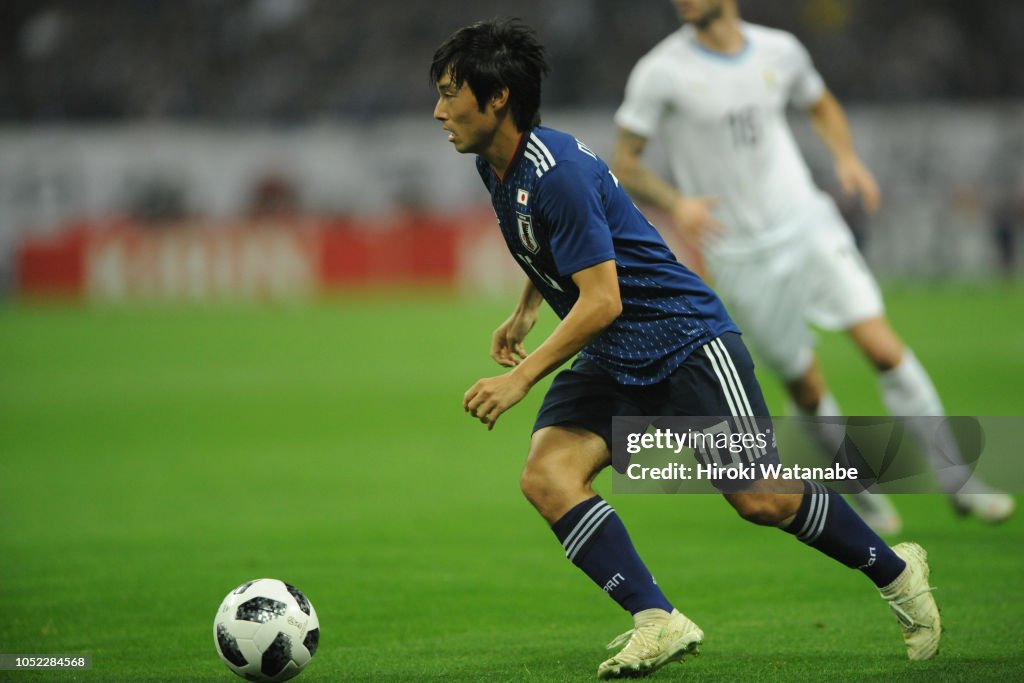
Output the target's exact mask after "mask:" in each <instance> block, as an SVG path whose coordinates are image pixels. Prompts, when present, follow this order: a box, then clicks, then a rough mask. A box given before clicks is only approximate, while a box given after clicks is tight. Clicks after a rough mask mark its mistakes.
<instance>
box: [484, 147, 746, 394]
mask: <svg viewBox="0 0 1024 683" xmlns="http://www.w3.org/2000/svg"><path fill="white" fill-rule="evenodd" d="M477 170H478V171H479V172H480V177H481V178H483V181H484V185H486V186H487V189H488V190H490V193H491V203H492V204H493V206H494V211H495V213H496V214H497V216H498V222H499V223H500V225H501V232H502V234H503V235H504V237H505V242H506V243H507V244H508V248H509V250H511V252H512V254H513V256H515V257H516V260H517V261H518V262H519V265H520V266H521V267H522V269H523V270H524V271H525V272H526V274H527V276H529V278H530V279H531V280H532V281H533V284H534V285H535V286H536V287H537V289H538V290H539V291H540V293H541V294H542V295H543V297H544V299H545V300H546V301H547V302H548V304H549V305H550V306H551V308H553V309H554V311H555V313H556V314H558V317H560V318H564V317H565V316H566V315H567V314H568V313H569V310H570V309H571V308H572V307H573V304H575V303H576V299H577V298H578V297H579V289H578V288H577V287H576V285H575V283H574V282H573V281H572V277H571V276H572V274H573V273H576V272H577V271H580V270H583V269H584V268H588V267H590V266H594V265H597V264H598V263H603V262H604V261H610V260H614V261H615V265H616V269H617V271H618V278H619V289H620V295H621V298H622V314H621V315H620V316H619V317H618V318H617V319H616V320H615V322H613V323H612V324H611V325H610V326H609V327H608V328H606V329H605V330H604V331H602V332H601V334H600V335H598V336H597V337H596V338H594V339H593V340H592V341H591V342H590V343H589V344H587V346H586V347H585V348H584V349H583V350H582V351H580V357H581V358H586V359H589V360H592V361H594V362H596V363H597V364H598V365H600V366H601V367H603V368H604V369H605V370H607V371H608V373H609V374H610V375H611V376H612V377H614V378H615V380H616V381H617V382H619V383H621V384H629V385H648V384H654V383H656V382H659V381H661V380H663V379H665V378H666V377H667V376H668V375H669V374H670V373H671V372H672V371H673V370H675V369H676V368H677V367H679V365H681V364H682V363H683V361H684V360H686V357H687V356H689V355H690V353H691V352H692V351H693V350H694V349H696V348H699V347H700V346H702V345H703V344H705V343H706V342H708V341H710V340H712V339H714V338H715V337H718V336H719V335H721V334H722V333H724V332H737V331H738V330H737V328H736V326H735V324H734V323H733V322H732V320H731V319H730V318H729V315H728V314H727V313H726V312H725V307H724V306H722V303H721V301H719V299H718V297H717V296H716V295H715V293H714V292H712V291H711V289H710V288H708V286H707V285H705V284H704V282H703V281H702V280H701V279H700V278H699V277H697V275H695V274H694V273H693V272H692V271H690V270H689V269H687V268H686V267H685V266H683V265H682V264H681V263H679V261H678V260H676V258H675V256H674V255H673V254H672V251H671V250H670V249H669V248H668V246H667V245H666V244H665V242H664V241H663V240H662V239H661V236H660V235H659V234H658V231H657V230H656V229H655V228H654V226H653V225H651V223H650V222H649V221H648V220H647V219H646V218H644V216H643V214H641V213H640V211H639V209H637V208H636V206H635V205H634V204H633V202H632V201H631V200H630V198H629V196H628V195H627V194H626V192H625V190H623V189H622V188H621V187H619V182H618V180H617V179H616V178H615V176H614V175H613V174H612V172H611V171H610V170H609V168H608V166H607V165H606V164H605V163H604V162H603V161H601V160H600V159H599V158H598V157H597V155H595V154H594V153H593V152H591V151H590V149H588V148H587V146H586V145H584V144H583V143H582V142H580V141H578V140H577V139H576V138H574V137H573V136H571V135H569V134H567V133H562V132H560V131H556V130H553V129H550V128H543V127H538V128H534V129H532V130H529V131H527V132H525V133H523V137H522V139H521V140H520V143H519V147H518V149H517V150H516V153H515V156H513V158H512V161H511V162H510V163H509V166H508V168H507V169H506V170H505V173H504V176H503V177H502V178H499V177H498V176H497V175H496V174H495V172H494V170H493V169H492V168H491V166H490V165H489V164H488V163H487V162H486V161H484V160H483V159H482V158H480V157H477Z"/></svg>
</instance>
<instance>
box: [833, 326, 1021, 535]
mask: <svg viewBox="0 0 1024 683" xmlns="http://www.w3.org/2000/svg"><path fill="white" fill-rule="evenodd" d="M848 332H849V335H850V338H851V339H853V341H854V343H856V344H857V346H858V347H859V348H860V349H861V351H862V352H863V353H864V355H865V356H866V357H867V358H868V360H869V361H870V362H871V363H872V365H873V366H874V367H875V369H877V370H878V372H879V381H880V384H881V387H882V398H883V400H884V402H885V406H886V409H887V410H888V411H889V413H890V414H892V415H900V416H908V417H915V416H943V415H945V414H946V413H945V409H944V408H943V405H942V400H941V399H940V398H939V393H938V391H937V390H936V389H935V385H934V384H933V383H932V380H931V378H930V377H929V376H928V372H927V370H925V369H924V367H923V366H922V365H921V363H920V362H919V361H918V360H917V357H916V356H914V353H913V352H912V351H911V350H910V349H909V348H907V347H906V346H905V345H904V344H903V342H902V340H901V339H900V338H899V336H897V334H896V332H895V331H893V329H892V326H891V325H890V324H889V321H888V320H887V319H886V317H885V316H884V315H877V316H874V317H871V318H867V319H865V320H861V321H858V322H856V323H854V324H853V325H851V326H850V328H849V330H848ZM907 427H908V428H909V429H910V430H911V431H913V432H916V433H915V436H916V437H917V439H918V441H919V442H920V443H921V444H922V446H923V447H924V452H925V454H926V457H927V458H928V462H929V465H930V466H931V468H932V470H933V471H934V472H935V476H936V478H937V479H938V481H939V486H940V487H941V488H942V490H943V491H945V492H946V493H947V494H949V496H950V499H951V500H952V502H953V505H954V507H955V508H956V509H957V510H958V511H959V512H960V513H961V514H970V515H974V516H976V517H978V518H979V519H982V520H984V521H987V522H993V523H998V522H1002V521H1005V520H1006V519H1008V518H1009V517H1010V516H1011V515H1012V514H1013V512H1014V509H1015V507H1016V505H1015V503H1014V500H1013V498H1012V497H1011V496H1009V495H1008V494H1006V493H1003V492H1001V491H996V490H995V489H992V488H991V487H989V486H987V485H985V484H984V483H982V482H981V481H979V480H978V479H977V478H976V477H971V468H970V466H968V465H967V464H965V463H964V460H963V456H962V455H961V452H960V448H959V446H958V445H957V442H956V439H955V438H954V436H953V433H952V432H951V431H950V429H949V428H948V427H947V426H946V425H945V423H944V422H940V421H936V422H935V423H934V424H933V423H931V422H928V421H924V420H908V421H907Z"/></svg>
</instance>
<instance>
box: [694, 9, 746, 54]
mask: <svg viewBox="0 0 1024 683" xmlns="http://www.w3.org/2000/svg"><path fill="white" fill-rule="evenodd" d="M697 40H698V41H699V42H700V44H701V45H703V46H704V47H706V48H707V49H709V50H711V51H712V52H720V53H722V54H725V55H735V54H739V53H740V52H742V51H743V48H744V47H745V46H746V44H747V39H746V38H745V37H744V36H743V31H742V30H741V29H740V19H739V17H738V16H729V15H725V16H722V17H721V18H719V19H716V20H715V21H713V22H711V23H710V24H708V25H707V26H705V27H703V28H698V29H697Z"/></svg>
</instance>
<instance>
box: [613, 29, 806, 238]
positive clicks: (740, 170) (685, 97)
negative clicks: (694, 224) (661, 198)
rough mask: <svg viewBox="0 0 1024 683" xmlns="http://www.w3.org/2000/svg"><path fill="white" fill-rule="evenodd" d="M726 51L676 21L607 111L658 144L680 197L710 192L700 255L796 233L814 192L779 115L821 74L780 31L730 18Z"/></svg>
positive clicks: (801, 99)
mask: <svg viewBox="0 0 1024 683" xmlns="http://www.w3.org/2000/svg"><path fill="white" fill-rule="evenodd" d="M740 27H741V30H742V32H743V35H744V38H745V39H746V45H745V46H744V48H743V50H742V52H740V53H738V54H736V55H724V54H721V53H717V52H713V51H711V50H708V49H707V48H705V47H703V46H702V45H701V44H700V43H699V42H698V41H697V34H696V31H695V30H694V28H693V26H690V25H685V26H683V27H682V28H680V29H679V30H678V31H676V32H675V33H673V34H672V35H670V36H668V37H667V38H665V39H664V40H663V41H661V42H660V43H659V44H658V45H656V46H655V47H654V48H653V49H652V50H651V51H650V52H648V53H647V54H646V55H645V56H644V57H643V58H641V59H640V61H639V62H638V63H637V65H636V66H635V67H634V68H633V72H632V73H631V74H630V77H629V82H628V83H627V85H626V96H625V100H624V101H623V103H622V106H621V107H619V110H618V111H617V112H616V114H615V122H616V124H618V125H619V126H620V127H622V128H624V129H626V130H629V131H631V132H633V133H636V134H638V135H642V136H644V137H646V138H652V137H654V136H655V135H656V134H657V135H658V136H659V138H660V140H661V141H662V142H663V143H664V145H665V148H666V152H667V154H668V158H669V163H670V164H671V168H672V173H673V175H674V176H675V181H676V183H677V184H678V186H679V188H680V190H682V191H683V192H684V193H685V194H687V195H692V196H700V195H708V196H715V197H718V198H719V199H720V200H721V201H720V204H719V205H718V206H717V207H716V208H715V209H714V213H715V217H716V218H717V219H718V220H719V222H720V223H721V224H722V228H723V233H722V236H721V239H720V240H716V241H715V242H714V243H713V244H712V245H709V248H708V252H709V256H711V257H715V256H721V257H728V256H730V255H745V254H750V253H751V252H754V251H758V250H760V249H762V248H765V247H770V246H775V245H779V244H781V243H783V242H785V241H786V240H790V239H794V238H796V237H797V235H796V234H795V233H796V228H797V226H799V225H800V223H801V221H800V220H799V217H800V216H801V215H802V214H806V213H807V212H808V211H809V210H810V209H809V208H808V207H812V206H814V205H816V204H817V203H819V202H820V201H821V199H822V198H823V197H824V193H822V192H821V191H820V190H819V189H818V188H817V187H816V186H815V185H814V182H813V180H812V179H811V174H810V171H809V170H808V168H807V164H806V162H805V161H804V159H803V156H802V155H801V154H800V150H799V149H798V148H797V145H796V141H795V140H794V139H793V134H792V131H791V130H790V128H789V124H788V123H787V121H786V106H787V104H790V103H791V104H793V105H794V106H796V107H800V108H807V107H810V106H811V105H812V104H814V103H815V102H817V101H818V99H819V98H820V97H821V96H822V94H823V93H824V92H825V84H824V82H823V80H822V78H821V75H820V74H819V73H818V72H817V70H816V69H815V68H814V65H813V63H812V62H811V58H810V56H809V55H808V53H807V50H806V49H804V47H803V45H801V44H800V42H799V41H797V39H796V38H795V37H794V36H793V35H792V34H790V33H786V32H785V31H780V30H777V29H771V28H767V27H764V26H758V25H755V24H749V23H746V22H741V23H740Z"/></svg>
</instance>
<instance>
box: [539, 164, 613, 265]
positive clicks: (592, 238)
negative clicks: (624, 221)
mask: <svg viewBox="0 0 1024 683" xmlns="http://www.w3.org/2000/svg"><path fill="white" fill-rule="evenodd" d="M602 180H603V179H602V178H600V177H599V176H598V174H597V172H596V170H595V169H591V168H587V167H584V166H581V165H578V164H573V163H567V162H564V161H559V162H558V165H557V166H555V167H554V168H552V169H551V170H550V171H548V172H547V173H545V174H544V177H543V178H541V182H540V185H539V186H538V195H537V206H538V208H539V209H540V212H541V217H542V218H543V220H544V221H545V223H546V224H547V225H548V228H549V230H550V233H549V234H550V236H551V254H552V256H553V257H554V260H555V268H557V270H558V274H559V275H561V276H562V277H568V276H570V275H572V274H573V273H576V272H579V271H581V270H583V269H584V268H589V267H590V266H595V265H597V264H598V263H603V262H605V261H611V260H614V259H615V248H614V246H613V245H612V234H611V230H610V229H609V227H608V219H607V217H606V216H605V212H604V204H603V202H602V201H601V181H602Z"/></svg>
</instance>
